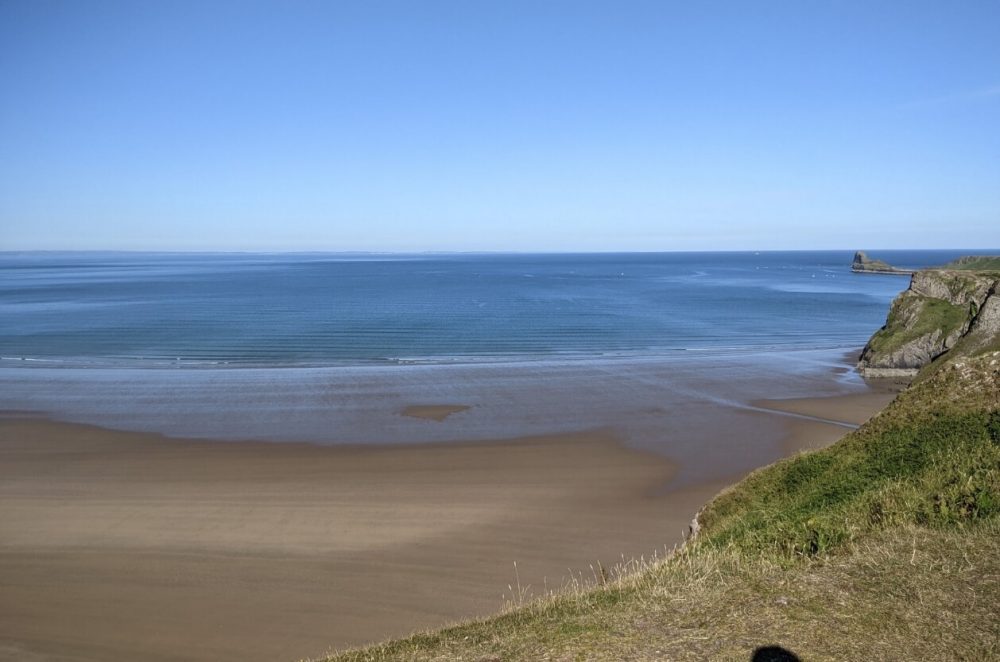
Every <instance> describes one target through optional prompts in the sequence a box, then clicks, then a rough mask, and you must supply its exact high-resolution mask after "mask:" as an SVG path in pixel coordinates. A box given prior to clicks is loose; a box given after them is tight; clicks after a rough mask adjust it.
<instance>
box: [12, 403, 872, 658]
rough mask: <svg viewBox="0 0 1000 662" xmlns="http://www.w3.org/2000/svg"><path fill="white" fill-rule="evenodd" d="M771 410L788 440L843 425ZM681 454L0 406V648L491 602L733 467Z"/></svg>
mask: <svg viewBox="0 0 1000 662" xmlns="http://www.w3.org/2000/svg"><path fill="white" fill-rule="evenodd" d="M884 401H885V397H884V396H879V394H862V395H860V396H857V395H848V396H841V397H834V398H810V399H801V400H781V401H777V402H775V401H770V402H763V403H757V404H758V405H759V406H761V408H771V409H774V410H776V409H779V408H781V409H783V410H785V411H788V412H793V413H796V414H805V415H808V416H815V417H818V418H825V419H832V420H841V421H845V422H854V421H858V420H860V419H862V418H865V417H866V414H868V413H874V412H875V411H877V410H878V408H880V407H881V406H882V404H884ZM756 416H759V417H764V416H770V414H767V413H758V414H756ZM774 416H775V417H776V418H778V419H780V421H781V422H782V423H783V425H782V429H783V434H784V438H783V439H782V440H780V441H779V442H778V443H780V444H782V445H783V448H784V449H785V451H786V452H789V453H790V452H795V451H797V450H801V449H803V448H808V447H817V446H821V445H826V444H828V443H832V442H833V441H835V440H836V439H837V438H839V437H840V436H842V435H843V434H845V433H846V432H848V431H849V430H848V429H846V428H845V427H843V426H836V425H831V424H829V423H823V422H819V421H816V420H807V419H802V418H790V417H785V416H783V415H782V414H780V413H779V412H777V411H775V413H774ZM724 438H726V439H730V440H731V441H730V443H731V444H733V445H734V447H735V445H739V444H740V443H741V442H744V441H745V439H746V436H745V435H744V434H742V433H741V432H740V430H738V429H732V430H728V431H724ZM764 461H766V460H762V463H764ZM686 469H689V467H684V466H678V465H676V464H675V463H672V462H670V461H668V460H667V459H665V458H663V457H662V456H659V455H656V454H652V453H649V452H644V451H640V450H635V449H630V448H627V447H625V446H623V445H622V444H621V443H620V439H618V438H617V437H616V435H615V434H614V433H613V432H612V431H610V430H589V431H580V432H574V433H565V434H559V435H551V436H536V437H525V438H520V439H514V440H506V441H494V442H481V441H477V442H474V443H457V444H456V443H448V444H430V445H411V446H382V447H370V446H366V447H360V446H356V447H343V446H340V447H337V446H318V445H309V444H298V443H266V442H218V441H212V442H206V441H186V440H179V439H167V438H164V437H161V436H159V435H155V434H147V433H134V432H120V431H111V430H106V429H102V428H98V427H92V426H86V425H78V424H68V423H58V422H52V421H46V420H38V419H32V418H25V417H10V418H5V419H0V660H6V659H10V660H14V659H16V660H107V659H143V660H153V661H157V660H181V659H184V660H241V661H253V660H292V659H297V658H301V657H308V656H316V655H320V654H322V653H323V652H325V651H326V650H328V649H329V648H331V647H338V648H339V647H346V646H352V645H359V644H363V643H367V642H371V641H375V640H380V639H384V638H387V637H393V636H401V635H405V634H408V633H410V632H412V631H414V630H417V629H422V628H430V627H438V626H441V625H443V624H445V623H448V622H452V621H455V620H458V619H462V618H468V617H471V616H475V615H485V614H488V613H491V612H493V611H496V609H497V608H498V607H499V606H500V604H501V600H502V598H503V594H504V593H505V590H506V587H507V585H508V584H512V583H514V582H515V575H514V571H513V564H514V562H515V561H516V562H517V568H518V574H519V577H520V581H521V584H522V585H524V586H527V585H530V586H531V587H532V590H533V591H539V590H540V589H543V588H544V587H546V586H547V587H549V588H552V587H554V586H558V585H559V584H560V582H561V581H564V580H565V579H566V578H567V576H568V571H569V569H572V570H573V571H577V572H579V571H583V572H584V573H587V574H589V568H590V566H591V564H593V563H595V562H596V561H597V560H600V561H601V562H602V563H603V564H604V565H606V566H609V565H612V564H613V563H614V562H615V561H618V560H621V558H622V556H623V555H624V556H625V557H626V558H629V557H634V556H639V555H647V556H648V555H649V554H651V553H653V552H660V553H662V552H663V551H664V550H665V549H666V548H668V547H671V546H673V545H674V544H676V543H678V542H680V541H681V539H682V536H683V532H684V531H685V530H686V527H687V524H688V522H689V521H690V519H691V517H692V515H693V514H694V513H695V512H696V511H697V510H698V509H699V508H700V507H701V505H702V504H703V503H704V502H705V501H707V500H708V499H709V498H711V496H713V495H714V494H715V493H717V492H718V491H719V490H720V489H721V488H722V487H724V486H725V485H726V484H727V483H730V482H733V481H735V480H737V479H738V478H739V476H738V475H733V476H730V477H729V478H727V479H726V480H718V479H716V480H713V481H711V482H701V483H696V484H690V481H689V482H688V483H684V482H683V481H676V482H679V483H680V484H685V487H684V489H683V490H676V489H672V488H671V487H670V486H671V484H672V481H675V479H676V478H677V477H678V476H679V475H681V474H683V472H685V470H686Z"/></svg>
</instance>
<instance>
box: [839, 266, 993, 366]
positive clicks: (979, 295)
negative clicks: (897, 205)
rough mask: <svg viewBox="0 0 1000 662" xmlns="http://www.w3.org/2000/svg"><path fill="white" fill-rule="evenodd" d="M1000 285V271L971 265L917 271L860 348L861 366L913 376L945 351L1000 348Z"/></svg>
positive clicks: (960, 352)
mask: <svg viewBox="0 0 1000 662" xmlns="http://www.w3.org/2000/svg"><path fill="white" fill-rule="evenodd" d="M977 259H979V258H977ZM972 263H974V262H969V264H972ZM998 289H1000V273H993V272H990V271H975V270H971V269H966V270H945V269H926V270H923V271H918V272H916V273H915V274H913V277H912V278H911V280H910V286H909V287H908V288H907V289H906V291H904V292H903V293H902V294H900V295H899V296H898V297H896V299H895V300H894V301H893V302H892V306H891V307H890V309H889V316H888V319H887V320H886V323H885V325H884V326H883V327H882V328H881V329H879V330H878V331H877V332H876V333H875V335H873V336H872V338H871V340H869V341H868V344H867V345H866V346H865V348H864V350H863V351H862V352H861V357H860V360H859V363H858V367H859V368H860V369H861V370H862V371H863V372H864V373H865V374H867V375H870V376H879V375H880V374H888V375H892V374H894V373H900V372H902V373H907V374H910V375H913V374H915V373H916V372H917V370H918V369H920V368H921V367H923V366H924V365H926V364H928V363H930V362H931V361H933V360H936V359H938V358H939V357H941V356H944V355H945V354H947V355H949V356H950V357H951V358H950V359H949V360H951V359H953V358H955V357H956V356H964V355H968V354H972V353H976V352H981V351H985V350H988V349H990V348H996V349H1000V344H998V342H997V340H998V338H1000V297H998V295H997V290H998Z"/></svg>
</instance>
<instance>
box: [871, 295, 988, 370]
mask: <svg viewBox="0 0 1000 662" xmlns="http://www.w3.org/2000/svg"><path fill="white" fill-rule="evenodd" d="M971 313H972V311H971V308H970V307H968V306H965V305H953V304H951V303H948V302H947V301H945V300H943V299H935V298H932V297H925V296H921V295H918V294H913V293H907V294H906V295H905V296H900V297H897V298H896V300H895V301H893V303H892V307H891V308H890V309H889V317H888V319H887V320H886V323H885V326H883V327H882V328H881V329H879V330H878V331H877V332H876V333H875V335H874V336H872V338H871V340H870V341H869V345H870V346H871V348H872V349H873V350H874V351H875V352H876V353H877V354H883V355H884V354H891V353H892V352H894V351H896V350H898V349H900V348H901V347H903V346H904V345H906V344H907V343H909V342H912V341H914V340H916V339H918V338H921V337H923V336H925V335H927V334H931V333H934V332H935V331H938V332H940V334H941V336H940V337H941V338H942V339H943V338H946V337H948V336H949V335H951V334H952V333H954V332H956V331H958V330H959V329H961V328H962V325H964V324H965V323H966V322H967V321H968V320H969V319H970V316H971Z"/></svg>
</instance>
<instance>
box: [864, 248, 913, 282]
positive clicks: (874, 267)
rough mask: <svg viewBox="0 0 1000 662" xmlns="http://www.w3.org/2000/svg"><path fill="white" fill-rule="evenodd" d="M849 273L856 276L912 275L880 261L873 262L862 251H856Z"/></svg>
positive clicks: (907, 271) (910, 272)
mask: <svg viewBox="0 0 1000 662" xmlns="http://www.w3.org/2000/svg"><path fill="white" fill-rule="evenodd" d="M851 271H853V272H854V273H858V274H896V275H901V276H902V275H908V274H912V273H913V272H912V271H909V270H907V269H897V268H896V267H894V266H892V265H891V264H887V263H886V262H883V261H882V260H873V259H871V258H870V257H868V255H867V254H866V253H865V252H864V251H858V252H857V253H855V254H854V261H853V262H851Z"/></svg>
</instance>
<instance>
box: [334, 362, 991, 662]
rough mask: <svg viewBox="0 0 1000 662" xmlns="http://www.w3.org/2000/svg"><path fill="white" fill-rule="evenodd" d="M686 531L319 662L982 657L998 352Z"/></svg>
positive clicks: (739, 490)
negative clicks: (656, 554)
mask: <svg viewBox="0 0 1000 662" xmlns="http://www.w3.org/2000/svg"><path fill="white" fill-rule="evenodd" d="M932 369H933V368H932ZM700 519H701V522H702V531H701V533H700V535H699V537H698V539H697V540H696V541H695V542H693V543H691V544H689V545H688V547H687V548H686V549H684V550H683V551H682V552H680V553H678V554H676V555H674V556H673V557H671V558H669V559H667V560H666V561H661V562H658V563H655V564H648V565H645V566H643V567H641V568H638V569H636V568H632V569H631V571H627V572H625V573H623V574H622V575H621V576H617V577H613V578H612V579H610V580H609V581H607V582H606V583H604V584H603V585H600V586H596V587H592V588H589V589H587V588H579V587H577V588H575V589H573V590H570V591H568V592H566V593H564V594H562V595H558V596H553V597H550V598H547V599H544V600H538V601H533V602H529V603H528V604H526V605H522V606H520V607H516V606H515V607H511V608H509V609H508V610H507V611H506V612H505V613H503V614H501V615H500V616H497V617H494V618H491V619H487V620H483V621H476V622H471V623H467V624H463V625H459V626H456V627H453V628H449V629H445V630H441V631H437V632H433V633H428V634H421V635H416V636H414V637H411V638H409V639H404V640H400V641H395V642H390V643H387V644H384V645H381V646H375V647H372V648H368V649H364V650H359V651H354V652H349V653H346V654H344V655H342V656H341V657H335V658H331V659H340V660H381V659H421V660H424V659H427V660H434V659H460V660H506V659H567V660H569V659H677V660H685V659H706V658H710V659H733V660H747V659H749V658H750V655H751V654H752V651H753V650H754V648H755V647H757V646H762V645H767V644H780V645H782V646H785V647H787V648H789V649H791V650H793V651H796V652H797V653H799V654H800V655H804V656H806V657H807V659H969V660H981V659H989V658H995V657H997V656H998V655H1000V619H998V616H997V614H996V605H997V604H1000V579H998V578H1000V554H998V552H1000V542H998V539H1000V535H998V534H1000V354H994V355H988V356H980V357H977V358H974V359H961V360H958V361H954V362H952V363H950V364H948V365H946V366H944V367H942V368H941V369H939V370H936V371H935V373H934V374H931V375H927V376H925V378H924V379H922V380H920V381H919V382H917V383H916V384H915V385H914V386H913V387H911V388H910V389H908V390H907V391H905V392H904V393H903V394H901V395H900V396H899V397H898V398H897V399H896V401H895V402H893V404H892V405H890V406H889V407H888V408H887V409H886V410H885V411H884V412H883V413H882V414H880V415H879V416H877V417H875V418H874V419H872V420H871V421H869V422H868V423H867V424H866V425H864V426H863V427H862V428H861V429H859V430H858V431H856V432H854V433H851V434H850V435H848V436H847V437H845V438H844V439H843V440H841V441H840V442H838V443H837V444H835V445H834V446H831V447H830V448H827V449H825V450H821V451H817V452H813V453H806V454H802V455H800V456H797V457H795V458H791V459H788V460H785V461H782V462H779V463H777V464H775V465H772V466H770V467H767V468H764V469H762V470H759V471H757V472H755V473H754V474H752V475H751V476H750V477H748V478H747V479H746V480H744V481H742V482H741V483H739V484H738V485H736V486H734V487H733V488H731V489H729V490H727V491H726V492H725V493H723V494H722V495H720V496H719V497H717V498H716V499H714V500H713V501H712V502H711V503H710V504H709V505H708V506H707V507H706V508H705V510H704V511H703V513H702V514H701V516H700Z"/></svg>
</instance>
